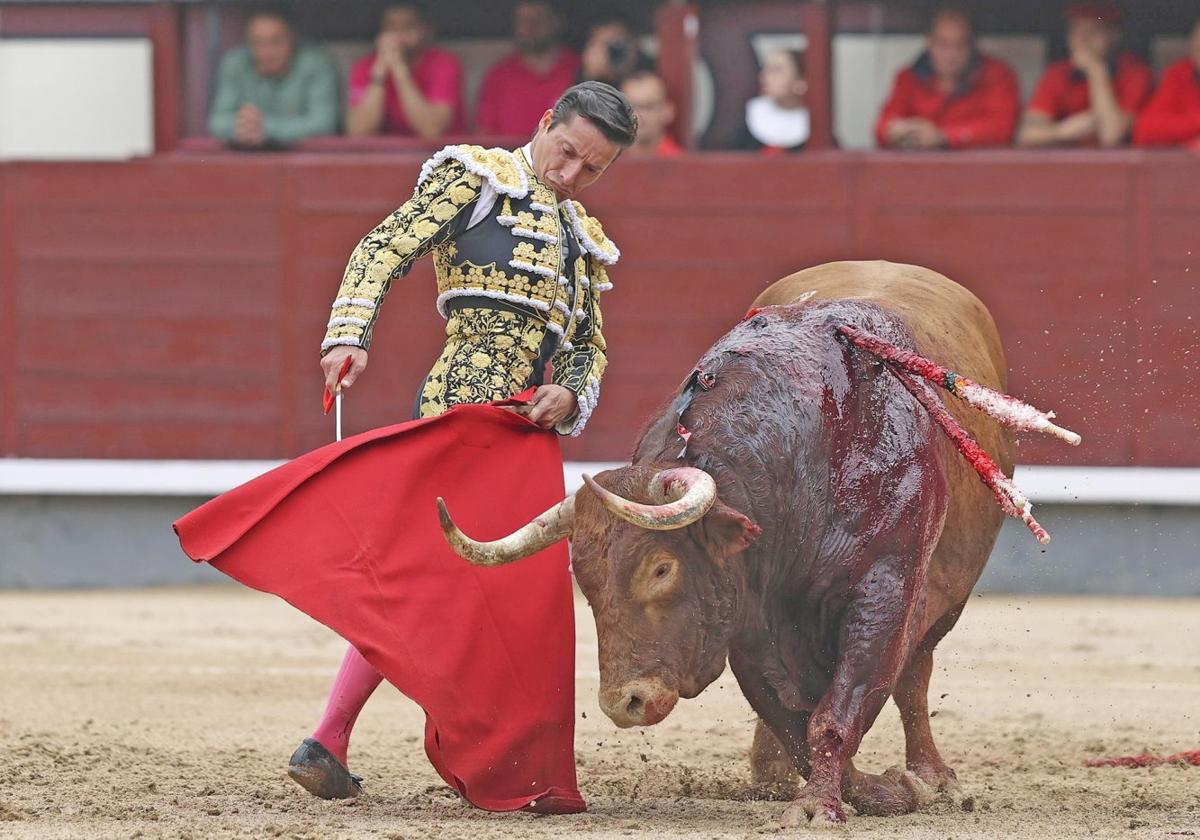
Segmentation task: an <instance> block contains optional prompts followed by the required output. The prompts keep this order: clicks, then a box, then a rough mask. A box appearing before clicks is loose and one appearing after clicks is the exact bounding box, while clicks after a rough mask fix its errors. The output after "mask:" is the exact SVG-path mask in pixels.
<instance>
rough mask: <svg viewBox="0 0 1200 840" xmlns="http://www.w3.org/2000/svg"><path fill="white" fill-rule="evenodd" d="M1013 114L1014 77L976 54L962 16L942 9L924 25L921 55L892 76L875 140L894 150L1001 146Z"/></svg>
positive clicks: (1009, 131)
mask: <svg viewBox="0 0 1200 840" xmlns="http://www.w3.org/2000/svg"><path fill="white" fill-rule="evenodd" d="M1019 111H1020V95H1019V93H1018V90H1017V77H1016V75H1015V74H1014V73H1013V71H1012V70H1011V69H1010V68H1009V67H1008V65H1006V64H1005V63H1004V62H1002V61H999V60H998V59H995V58H992V57H990V56H986V55H984V54H983V53H981V52H979V50H978V48H977V46H976V43H975V29H974V26H973V25H972V24H971V19H970V18H969V17H968V16H967V13H966V12H964V11H962V10H960V9H943V10H942V11H940V12H938V13H937V15H935V16H934V18H933V22H932V24H931V25H930V27H929V37H928V39H927V41H926V48H925V52H923V53H921V55H920V57H919V58H917V60H916V61H915V62H914V63H913V65H912V66H911V67H908V68H906V69H904V70H902V71H901V72H900V73H899V75H897V76H896V82H895V85H894V86H893V87H892V94H891V96H890V97H889V98H888V101H887V104H885V105H884V106H883V111H882V112H881V113H880V115H879V120H878V122H877V123H876V125H875V138H876V140H877V142H878V143H879V145H880V146H886V147H891V148H898V149H936V148H943V147H947V148H951V149H967V148H975V147H980V146H1003V145H1008V143H1009V142H1010V141H1011V140H1012V135H1013V130H1014V129H1015V128H1016V125H1017V114H1018V113H1019Z"/></svg>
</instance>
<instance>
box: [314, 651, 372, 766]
mask: <svg viewBox="0 0 1200 840" xmlns="http://www.w3.org/2000/svg"><path fill="white" fill-rule="evenodd" d="M382 681H383V675H382V674H380V673H379V672H378V671H376V670H375V668H374V667H372V665H371V664H370V663H369V662H367V660H366V659H364V658H363V655H362V654H361V653H359V652H358V650H357V649H355V647H354V646H353V645H351V646H350V647H348V648H347V649H346V655H345V656H344V657H343V658H342V665H341V667H340V668H338V672H337V677H335V678H334V680H333V688H331V689H330V691H329V701H328V702H327V703H326V704H325V714H323V715H322V716H321V722H320V723H318V724H317V728H316V730H314V731H313V735H312V736H313V738H315V739H316V740H317V741H320V742H321V745H322V746H324V747H325V749H327V750H329V751H330V752H331V753H333V754H334V755H335V756H336V757H337V760H338V761H340V762H342V766H348V765H347V763H346V751H347V750H348V749H349V747H350V730H351V729H353V728H354V721H355V720H356V719H357V718H358V713H359V712H360V711H362V707H363V705H364V704H365V703H366V702H367V698H368V697H370V696H371V692H373V691H374V690H375V689H376V688H377V687H378V686H379V683H381V682H382Z"/></svg>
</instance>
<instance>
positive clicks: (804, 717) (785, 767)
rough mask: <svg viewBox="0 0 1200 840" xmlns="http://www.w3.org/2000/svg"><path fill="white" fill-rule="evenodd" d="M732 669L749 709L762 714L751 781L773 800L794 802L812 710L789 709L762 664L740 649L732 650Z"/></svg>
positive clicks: (804, 765)
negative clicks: (764, 675) (810, 711)
mask: <svg viewBox="0 0 1200 840" xmlns="http://www.w3.org/2000/svg"><path fill="white" fill-rule="evenodd" d="M729 666H730V667H731V668H732V669H733V673H734V674H735V675H736V676H737V678H738V684H739V685H740V686H741V688H742V693H743V694H744V695H745V696H746V701H747V702H748V703H749V704H750V707H751V708H753V709H754V711H755V712H757V713H758V715H759V721H758V728H757V729H756V730H755V733H754V743H753V745H752V746H751V749H750V778H751V780H752V781H753V783H754V786H755V787H757V788H760V789H762V790H763V792H764V793H766V794H767V795H768V796H769V797H770V798H772V799H773V798H776V797H778V798H781V799H782V798H787V799H791V798H792V797H793V796H794V795H795V791H796V788H797V786H798V782H799V777H800V776H807V775H808V773H809V766H808V718H809V714H810V713H809V711H807V710H800V711H797V710H793V709H789V708H787V707H786V706H784V704H783V703H782V702H781V701H780V699H779V695H778V694H777V693H776V691H775V689H774V687H772V686H771V684H770V683H769V682H768V681H767V680H766V679H765V678H764V677H763V669H762V665H761V663H760V662H758V661H750V660H748V659H747V658H746V657H744V656H743V655H742V654H741V652H740V651H739V650H738V649H737V648H731V649H730V651H729Z"/></svg>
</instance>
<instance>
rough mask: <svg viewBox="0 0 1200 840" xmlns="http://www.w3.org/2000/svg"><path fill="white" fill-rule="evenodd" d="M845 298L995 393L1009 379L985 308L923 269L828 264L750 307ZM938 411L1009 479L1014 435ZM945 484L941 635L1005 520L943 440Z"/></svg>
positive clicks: (959, 412) (937, 567) (971, 417)
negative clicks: (895, 319)
mask: <svg viewBox="0 0 1200 840" xmlns="http://www.w3.org/2000/svg"><path fill="white" fill-rule="evenodd" d="M832 299H845V300H866V301H870V302H872V303H875V304H878V305H879V306H881V307H882V308H884V309H887V310H890V311H892V312H894V313H896V314H897V315H899V316H900V318H901V319H902V320H903V321H904V324H905V325H906V326H907V327H908V330H909V332H911V333H912V336H913V339H914V340H915V342H916V347H917V350H918V352H920V353H921V354H922V355H924V356H926V357H928V358H932V359H937V360H938V361H939V362H940V363H941V364H943V365H944V366H946V367H948V368H951V369H953V370H955V371H957V372H958V373H961V374H962V375H964V376H967V377H969V378H970V379H972V380H974V381H976V382H979V383H982V384H983V385H986V386H988V387H990V388H994V389H996V390H998V391H1005V390H1006V389H1007V385H1008V370H1007V365H1006V363H1005V359H1004V350H1003V348H1002V346H1001V343H1000V335H999V333H998V331H997V330H996V324H995V322H994V321H993V320H992V316H991V315H990V314H989V313H988V311H987V308H986V307H985V306H984V305H983V303H982V302H981V301H980V300H979V299H978V298H977V297H975V295H973V294H971V292H970V291H968V290H967V289H966V288H964V287H963V286H960V285H959V284H958V283H955V282H954V281H953V280H951V279H949V278H948V277H945V276H943V275H941V274H939V273H938V272H936V271H933V270H931V269H928V268H923V267H921V266H916V265H903V264H898V263H890V262H885V261H882V260H879V261H870V262H865V261H864V262H858V261H845V262H834V263H827V264H825V265H819V266H814V267H812V268H808V269H805V270H803V271H798V272H796V273H795V274H791V275H789V276H787V277H784V278H783V279H782V280H779V281H778V282H776V283H774V284H773V285H772V286H770V287H769V288H767V289H766V290H765V291H764V292H763V293H762V294H760V295H759V296H758V298H757V299H756V300H755V301H754V303H753V306H754V307H765V306H774V305H780V304H794V303H797V302H809V301H811V302H816V301H822V300H832ZM943 402H944V403H945V404H946V407H947V408H948V409H949V411H950V412H951V414H953V415H954V416H955V418H956V419H957V420H958V422H959V423H961V424H962V425H963V427H964V428H966V429H967V431H969V432H970V433H971V434H972V435H973V436H974V437H975V439H976V440H977V441H979V443H980V445H981V446H982V447H983V448H984V449H985V450H986V451H987V452H989V453H990V454H991V455H992V457H993V458H994V459H995V460H996V462H997V464H999V465H1000V467H1001V468H1002V469H1003V470H1004V472H1005V474H1006V475H1009V476H1011V475H1012V469H1013V435H1012V433H1011V432H1010V431H1009V430H1007V429H1005V428H1004V427H1003V426H1001V425H1000V424H999V423H997V422H996V421H995V420H993V419H992V418H991V417H988V416H987V415H985V414H982V413H980V412H978V411H975V410H973V409H971V408H970V407H968V406H966V405H964V404H963V403H962V402H961V401H959V400H953V399H945V398H943ZM940 445H941V446H942V447H944V449H945V452H944V457H943V461H944V463H945V464H946V471H947V481H948V484H949V498H948V508H947V512H946V524H945V527H944V529H943V530H942V536H941V540H940V542H939V543H938V546H937V548H936V549H935V551H934V554H933V557H932V558H931V560H930V568H929V601H928V604H927V607H926V618H925V621H924V626H925V628H929V627H932V626H933V625H934V624H937V623H939V622H943V623H944V624H945V625H946V626H945V627H944V628H939V629H940V630H942V632H943V633H944V632H945V631H948V630H949V629H950V627H951V626H953V622H954V621H955V620H956V619H957V617H958V612H959V610H960V609H961V607H962V605H964V604H965V602H966V600H967V598H968V597H969V596H970V594H971V589H972V587H974V585H975V582H976V581H977V580H978V579H979V576H980V574H981V573H982V572H983V567H984V565H985V564H986V563H987V558H988V555H989V554H990V553H991V549H992V546H993V545H994V544H995V541H996V537H997V535H998V534H999V531H1000V523H1001V521H1002V520H1003V518H1004V514H1003V513H1002V512H1001V511H1000V509H999V508H997V507H996V505H995V504H994V502H993V499H992V493H991V491H990V490H988V488H987V487H985V486H984V485H983V484H982V482H980V481H979V478H978V476H976V475H975V473H974V471H973V470H972V469H971V467H970V465H969V464H967V462H966V461H965V460H963V459H962V458H960V457H958V455H957V453H956V452H955V451H954V447H953V444H951V443H950V442H949V441H948V440H946V439H942V441H941V444H940Z"/></svg>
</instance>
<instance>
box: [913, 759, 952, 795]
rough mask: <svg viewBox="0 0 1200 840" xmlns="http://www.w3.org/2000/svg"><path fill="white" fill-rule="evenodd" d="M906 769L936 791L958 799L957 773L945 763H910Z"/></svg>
mask: <svg viewBox="0 0 1200 840" xmlns="http://www.w3.org/2000/svg"><path fill="white" fill-rule="evenodd" d="M908 769H909V770H911V771H912V772H914V773H916V774H917V776H918V778H920V780H921V781H923V782H924V783H925V784H927V785H929V787H931V788H933V790H935V791H936V792H938V793H943V794H947V795H948V796H949V797H950V798H952V799H958V798H959V797H960V796H961V795H962V785H960V784H959V782H958V775H957V774H956V773H955V772H954V771H953V770H951V769H950V768H949V767H947V766H946V765H945V764H916V765H911V764H910V765H909V767H908Z"/></svg>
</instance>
